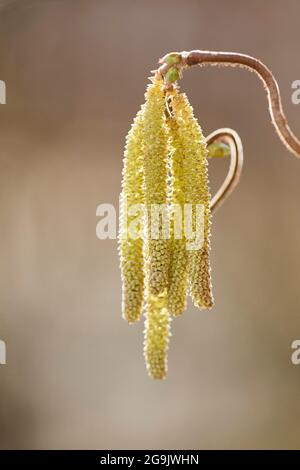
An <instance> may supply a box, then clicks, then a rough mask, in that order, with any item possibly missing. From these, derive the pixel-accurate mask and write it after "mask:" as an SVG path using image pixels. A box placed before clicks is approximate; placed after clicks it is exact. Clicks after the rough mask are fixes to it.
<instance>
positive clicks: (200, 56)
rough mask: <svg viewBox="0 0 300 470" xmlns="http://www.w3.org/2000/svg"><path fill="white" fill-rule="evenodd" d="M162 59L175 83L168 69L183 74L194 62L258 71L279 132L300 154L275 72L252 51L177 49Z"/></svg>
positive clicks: (165, 72) (163, 71)
mask: <svg viewBox="0 0 300 470" xmlns="http://www.w3.org/2000/svg"><path fill="white" fill-rule="evenodd" d="M170 58H171V60H170ZM160 63H161V64H162V65H161V66H160V68H159V69H158V73H160V74H161V75H163V76H164V77H165V79H167V85H170V86H172V82H171V81H170V82H169V83H168V72H169V71H170V69H172V70H173V69H177V70H178V72H179V75H181V72H182V70H183V69H185V68H189V67H192V66H194V65H200V66H202V65H225V66H226V65H230V66H233V67H234V66H240V67H243V68H246V69H247V70H250V71H254V72H256V74H257V75H258V76H259V78H260V79H261V80H262V82H263V84H264V86H265V89H266V91H267V97H268V103H269V112H270V116H271V120H272V123H273V125H274V127H275V129H276V132H277V134H278V135H279V137H280V139H281V141H282V142H283V144H284V145H285V146H286V148H287V149H288V150H289V151H290V152H292V153H293V154H294V155H295V156H296V157H300V142H299V140H298V139H297V138H296V136H295V135H294V134H293V132H292V131H291V129H290V128H289V125H288V122H287V119H286V117H285V114H284V112H283V109H282V104H281V97H280V91H279V87H278V84H277V82H276V80H275V78H274V76H273V74H272V72H271V71H270V70H269V69H268V68H267V67H266V66H265V65H264V64H263V63H262V62H261V61H259V60H258V59H256V58H254V57H251V56H249V55H246V54H239V53H235V52H215V51H200V50H195V51H190V52H180V53H178V52H175V53H170V54H167V55H166V56H165V57H163V58H162V59H161V60H160ZM169 76H170V77H171V76H174V73H173V74H172V75H171V74H170V73H169ZM172 81H173V80H172Z"/></svg>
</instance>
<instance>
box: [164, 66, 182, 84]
mask: <svg viewBox="0 0 300 470" xmlns="http://www.w3.org/2000/svg"><path fill="white" fill-rule="evenodd" d="M165 78H166V81H167V82H169V83H174V82H177V80H179V79H180V73H179V70H178V69H177V68H176V67H171V68H169V70H168V71H167V73H166V75H165Z"/></svg>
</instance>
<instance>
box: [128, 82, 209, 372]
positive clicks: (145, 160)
mask: <svg viewBox="0 0 300 470" xmlns="http://www.w3.org/2000/svg"><path fill="white" fill-rule="evenodd" d="M145 97H146V102H145V104H143V105H142V107H141V109H140V111H139V112H138V114H137V116H136V117H135V120H134V122H133V125H132V127H131V129H130V131H129V133H128V135H127V139H126V147H125V153H124V169H123V181H122V201H123V206H122V210H121V224H120V245H119V249H120V258H121V273H122V283H123V298H122V309H123V317H124V318H125V319H126V320H127V321H128V322H129V323H134V322H136V321H138V320H139V319H140V318H141V315H142V312H143V310H144V311H145V340H144V355H145V359H146V365H147V369H148V373H149V375H150V376H151V377H152V378H154V379H163V378H165V376H166V372H167V350H168V342H169V336H170V322H171V318H172V317H176V316H178V315H180V314H181V313H182V312H183V311H184V309H185V308H186V297H187V293H188V292H189V293H190V295H191V297H192V300H193V303H194V304H195V305H196V306H197V307H199V308H200V309H210V308H211V307H212V306H213V296H212V288H211V277H210V262H209V251H210V242H209V237H210V193H209V186H208V176H207V149H206V142H205V138H204V137H203V135H202V131H201V128H200V126H199V124H198V122H197V120H196V118H195V117H194V114H193V109H192V107H191V105H190V104H189V101H188V99H187V97H186V95H185V94H183V93H180V92H179V90H178V89H177V88H173V89H172V90H167V91H166V89H165V86H164V82H163V80H162V79H161V78H159V77H155V78H153V79H152V83H151V84H150V85H149V86H148V88H147V91H146V94H145ZM157 204H158V205H161V204H163V205H165V207H167V208H168V213H169V214H168V215H169V218H170V234H169V235H170V236H169V237H165V235H164V234H163V233H162V230H161V229H162V227H161V225H160V227H159V234H158V237H156V238H153V237H151V227H150V225H151V209H150V208H151V206H152V205H157ZM174 204H176V205H177V206H178V205H180V206H181V207H184V205H185V204H192V205H193V206H194V205H199V204H201V205H202V207H203V208H204V218H203V223H202V239H203V243H202V245H201V247H200V249H196V250H195V249H194V250H189V249H187V240H186V238H185V235H184V234H183V237H181V238H177V237H175V236H174V223H173V222H174V220H173V219H174V211H173V210H172V207H173V205H174ZM137 205H138V206H137ZM130 207H135V208H136V207H144V208H145V209H146V210H145V211H144V214H145V215H144V217H143V218H142V220H140V222H139V225H138V227H136V231H135V234H130V233H129V229H128V228H129V227H130V224H131V223H133V222H134V219H135V217H136V211H135V210H130ZM182 212H183V211H182ZM192 217H193V219H192V223H193V224H194V226H195V224H196V220H195V215H194V212H193V215H192Z"/></svg>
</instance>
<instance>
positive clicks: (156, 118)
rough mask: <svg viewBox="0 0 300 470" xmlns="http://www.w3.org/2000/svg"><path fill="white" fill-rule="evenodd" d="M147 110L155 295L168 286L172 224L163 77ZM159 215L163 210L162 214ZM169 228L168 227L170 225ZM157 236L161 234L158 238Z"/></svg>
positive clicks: (150, 260) (154, 86)
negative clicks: (168, 190)
mask: <svg viewBox="0 0 300 470" xmlns="http://www.w3.org/2000/svg"><path fill="white" fill-rule="evenodd" d="M145 96H146V103H145V110H144V122H145V126H144V169H145V202H146V208H147V237H148V242H147V243H148V245H147V248H146V253H147V258H148V266H149V274H148V276H149V286H148V287H149V291H150V293H151V294H153V295H158V294H160V293H162V292H163V291H164V290H165V289H166V288H167V286H168V269H169V240H168V239H167V236H168V235H167V234H166V233H164V231H163V222H164V223H165V227H166V226H168V218H169V214H168V209H167V177H168V172H167V160H168V135H167V129H166V123H165V95H164V83H163V81H162V80H159V79H156V78H155V79H154V80H153V83H152V84H151V85H149V86H148V88H147V91H146V95H145ZM155 210H158V212H159V211H162V212H163V213H164V214H163V215H162V216H159V217H158V218H155V220H156V221H158V224H157V229H158V230H157V233H156V235H154V234H153V233H154V232H155V223H154V217H153V216H154V212H155ZM158 215H159V214H158ZM167 229H168V227H167ZM155 237H157V238H155Z"/></svg>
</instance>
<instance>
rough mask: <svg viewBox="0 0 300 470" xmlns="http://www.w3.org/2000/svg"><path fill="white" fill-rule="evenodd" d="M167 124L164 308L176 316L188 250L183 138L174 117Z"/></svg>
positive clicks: (182, 302)
mask: <svg viewBox="0 0 300 470" xmlns="http://www.w3.org/2000/svg"><path fill="white" fill-rule="evenodd" d="M176 93H177V92H176ZM168 127H169V134H170V145H171V194H170V203H171V207H172V213H171V240H170V252H171V255H170V269H169V295H168V309H169V311H170V313H171V314H172V315H174V316H177V315H180V314H181V313H182V312H183V311H184V310H185V307H186V297H187V290H188V270H187V268H188V252H187V250H186V240H185V237H184V231H183V227H184V225H183V214H184V203H185V187H184V181H185V179H184V155H185V149H184V148H183V146H182V144H183V142H182V139H181V135H180V133H179V129H178V123H177V120H176V117H174V118H172V119H169V120H168ZM179 218H180V219H181V220H180V222H181V238H174V235H175V234H176V230H175V228H176V225H175V224H178V225H177V227H179V232H180V222H179ZM175 219H176V221H175ZM179 235H180V233H179ZM177 236H178V235H177Z"/></svg>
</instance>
